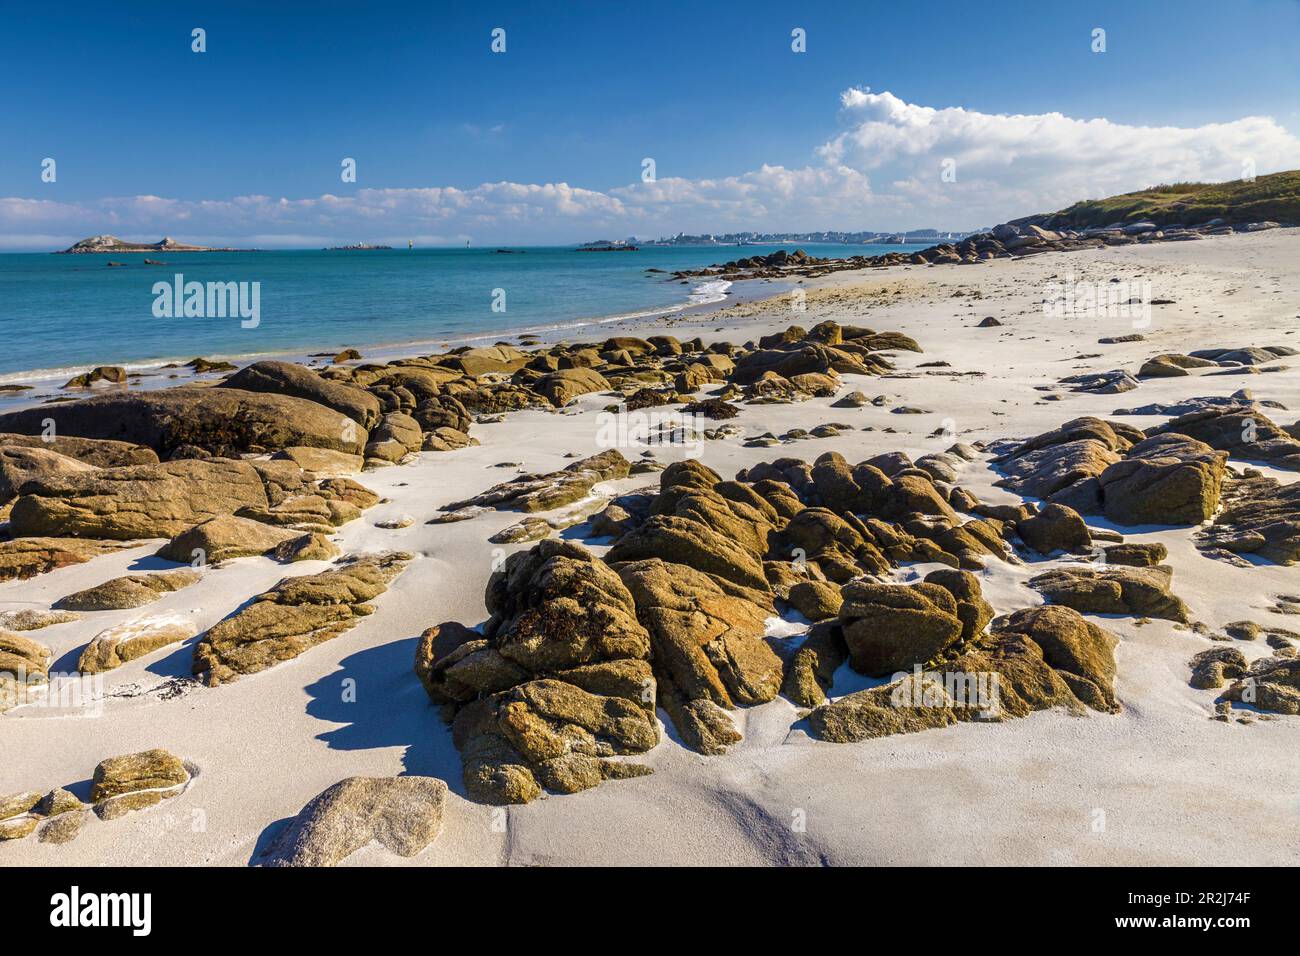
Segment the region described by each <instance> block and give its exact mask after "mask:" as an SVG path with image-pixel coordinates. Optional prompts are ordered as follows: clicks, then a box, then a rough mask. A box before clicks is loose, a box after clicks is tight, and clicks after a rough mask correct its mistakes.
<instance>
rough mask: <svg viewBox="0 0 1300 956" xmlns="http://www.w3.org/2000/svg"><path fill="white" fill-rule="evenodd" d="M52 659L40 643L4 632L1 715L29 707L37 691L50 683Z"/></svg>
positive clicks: (0, 654)
mask: <svg viewBox="0 0 1300 956" xmlns="http://www.w3.org/2000/svg"><path fill="white" fill-rule="evenodd" d="M52 657H53V652H52V651H51V650H50V649H49V648H48V647H46V646H45V645H44V644H42V643H40V642H39V641H33V640H32V639H31V638H29V637H24V636H23V635H21V634H16V633H14V632H13V631H0V713H4V712H5V711H6V710H10V709H12V708H14V707H17V706H18V705H19V704H23V703H26V702H27V701H28V699H29V696H30V694H31V691H32V689H33V688H35V687H41V686H43V685H45V684H47V683H48V682H49V671H50V661H51V659H52Z"/></svg>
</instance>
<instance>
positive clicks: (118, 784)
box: [0, 749, 194, 844]
mask: <svg viewBox="0 0 1300 956" xmlns="http://www.w3.org/2000/svg"><path fill="white" fill-rule="evenodd" d="M193 775H194V768H192V767H189V766H187V765H186V763H185V762H184V761H183V760H181V759H180V758H179V757H177V756H175V755H173V754H171V753H169V752H167V751H166V750H162V749H154V750H145V751H142V752H141V753H134V754H125V755H123V756H120V757H109V758H107V759H106V760H102V761H100V763H99V765H98V766H97V767H95V772H94V775H93V777H92V779H91V790H90V803H89V804H86V803H83V802H82V801H81V800H80V799H79V798H78V797H77V796H76V795H75V794H73V793H72V792H70V791H69V790H67V789H65V788H63V787H58V788H56V789H54V790H51V791H49V792H48V793H42V792H40V791H36V790H33V791H28V792H25V793H15V794H11V795H9V796H4V797H0V841H3V840H17V839H21V838H23V837H26V836H29V835H31V834H32V833H34V832H37V830H39V834H38V837H37V838H38V839H39V840H40V841H41V842H42V843H55V844H59V843H67V842H69V841H71V840H74V839H76V837H77V836H78V835H79V834H80V833H81V830H82V828H83V827H84V826H85V824H86V820H87V818H88V817H89V815H90V813H91V811H92V810H93V812H94V814H95V816H97V817H99V819H101V820H116V819H118V818H119V817H122V816H125V815H126V814H128V813H130V812H132V811H134V810H142V809H144V808H146V807H151V806H154V805H155V804H158V803H161V802H162V801H163V800H167V799H170V798H172V797H175V796H178V795H179V794H181V793H184V792H185V790H186V788H188V786H189V784H190V782H191V780H192V779H193Z"/></svg>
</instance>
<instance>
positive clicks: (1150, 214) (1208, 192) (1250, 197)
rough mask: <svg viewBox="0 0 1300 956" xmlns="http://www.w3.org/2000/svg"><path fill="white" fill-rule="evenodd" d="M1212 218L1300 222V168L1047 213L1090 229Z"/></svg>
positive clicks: (1059, 223) (1158, 189) (1053, 220)
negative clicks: (1249, 178) (1122, 224)
mask: <svg viewBox="0 0 1300 956" xmlns="http://www.w3.org/2000/svg"><path fill="white" fill-rule="evenodd" d="M1211 219H1224V220H1227V221H1228V222H1230V223H1245V222H1260V221H1262V220H1274V221H1276V222H1282V223H1300V170H1291V171H1290V172H1285V173H1272V174H1270V175H1268V176H1257V177H1256V178H1255V179H1254V180H1245V179H1236V180H1232V181H1230V182H1226V183H1173V184H1170V185H1161V186H1152V187H1151V188H1149V189H1143V190H1141V191H1140V192H1135V193H1125V194H1123V195H1122V196H1111V197H1109V198H1108V199H1089V200H1085V201H1084V202H1077V203H1075V204H1074V205H1073V206H1070V207H1069V208H1068V209H1063V210H1061V211H1060V212H1056V213H1052V214H1051V215H1050V216H1047V217H1039V216H1034V217H1031V218H1030V220H1027V221H1039V220H1042V221H1044V222H1045V223H1050V224H1051V225H1052V226H1056V227H1071V228H1075V229H1086V228H1089V227H1091V226H1106V225H1110V224H1111V223H1117V222H1118V223H1130V222H1140V221H1142V220H1149V221H1151V222H1154V223H1155V224H1156V225H1158V226H1167V225H1172V224H1175V223H1181V224H1183V225H1188V226H1193V225H1198V224H1201V223H1205V222H1208V221H1209V220H1211Z"/></svg>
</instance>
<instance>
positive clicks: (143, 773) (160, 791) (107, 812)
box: [90, 748, 190, 820]
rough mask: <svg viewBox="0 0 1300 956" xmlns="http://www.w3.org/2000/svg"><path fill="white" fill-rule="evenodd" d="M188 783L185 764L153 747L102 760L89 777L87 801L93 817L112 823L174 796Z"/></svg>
mask: <svg viewBox="0 0 1300 956" xmlns="http://www.w3.org/2000/svg"><path fill="white" fill-rule="evenodd" d="M189 782H190V772H189V770H187V769H186V767H185V764H184V762H182V760H181V759H180V758H179V757H177V756H175V755H174V754H171V753H168V752H167V751H166V750H163V749H161V748H156V749H154V750H145V751H141V752H140V753H134V754H125V755H123V756H121V757H109V758H107V759H106V760H101V761H100V762H99V765H98V766H97V767H95V773H94V776H93V777H92V786H91V789H90V799H91V801H92V802H93V803H94V804H95V815H96V816H98V817H99V818H100V819H101V820H114V819H117V818H118V817H120V816H123V815H124V814H127V813H129V812H131V811H132V810H140V809H143V808H144V807H149V806H153V805H154V804H156V803H160V802H162V801H163V800H166V799H169V798H171V797H174V796H176V795H177V794H179V793H181V792H182V791H183V790H184V789H185V787H186V785H187V784H188V783H189Z"/></svg>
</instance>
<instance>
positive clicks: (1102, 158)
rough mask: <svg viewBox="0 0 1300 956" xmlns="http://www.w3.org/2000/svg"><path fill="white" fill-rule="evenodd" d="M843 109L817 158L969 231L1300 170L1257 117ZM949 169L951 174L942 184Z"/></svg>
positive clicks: (867, 96) (1296, 146) (857, 94)
mask: <svg viewBox="0 0 1300 956" xmlns="http://www.w3.org/2000/svg"><path fill="white" fill-rule="evenodd" d="M840 101H841V106H842V115H843V117H844V119H845V122H846V127H847V128H846V129H845V130H844V131H843V132H841V133H839V134H838V135H836V136H835V137H834V138H832V139H831V140H830V141H829V142H827V143H825V144H823V145H822V146H821V147H820V148H819V149H818V150H817V153H818V156H819V157H821V159H822V160H823V161H824V162H828V163H837V164H844V165H847V166H849V167H851V168H854V169H857V170H859V171H861V172H863V173H864V174H871V175H873V176H875V177H876V179H877V180H878V181H880V180H886V178H887V182H888V187H887V188H888V191H889V192H890V193H892V194H895V195H897V196H899V197H905V198H906V201H907V203H908V204H909V206H910V208H912V209H914V210H916V211H918V212H921V213H925V212H939V211H947V212H949V213H955V214H957V215H960V216H961V217H962V218H963V219H964V220H965V221H966V224H968V225H976V224H979V223H986V224H987V223H992V222H995V221H1000V220H1002V219H1007V218H1012V217H1015V216H1020V215H1027V214H1029V213H1032V212H1047V211H1051V210H1053V209H1057V208H1060V207H1063V206H1067V205H1069V204H1070V203H1072V202H1075V201H1077V200H1079V199H1084V198H1097V197H1101V196H1109V195H1114V194H1116V193H1123V192H1131V191H1133V190H1135V189H1144V188H1146V187H1147V186H1153V185H1156V184H1158V183H1170V182H1181V181H1211V182H1213V181H1222V180H1228V179H1239V178H1241V176H1242V175H1243V173H1246V172H1249V171H1250V170H1251V169H1253V170H1254V171H1255V172H1256V173H1258V174H1261V175H1262V174H1264V173H1268V172H1276V171H1279V170H1284V169H1294V168H1296V167H1297V166H1300V139H1297V138H1296V137H1295V136H1293V135H1292V134H1291V133H1290V132H1288V131H1287V130H1286V129H1285V128H1284V127H1283V126H1281V125H1280V124H1279V123H1277V122H1276V121H1275V120H1273V119H1272V118H1270V117H1266V116H1249V117H1245V118H1243V119H1238V120H1234V121H1232V122H1228V123H1212V124H1207V125H1205V126H1198V127H1176V126H1131V125H1126V124H1123V123H1114V122H1111V121H1110V120H1107V119H1076V118H1073V117H1069V116H1065V115H1063V114H1061V113H1042V114H1034V115H1024V114H1001V113H980V112H978V111H974V110H966V109H962V108H960V107H948V108H944V109H936V108H934V107H929V106H919V105H916V104H914V103H908V102H905V101H904V100H902V99H900V98H899V97H897V96H895V95H893V94H892V93H888V92H885V93H872V92H870V91H868V90H861V89H849V90H846V91H845V92H844V93H842V94H841V97H840ZM949 161H950V163H949V166H948V167H947V168H950V169H951V170H952V171H953V174H954V175H953V176H950V177H949V181H945V180H944V178H943V176H942V171H943V169H944V168H945V162H949ZM884 188H885V187H882V186H881V185H880V184H879V182H878V184H877V189H878V190H883V189H884Z"/></svg>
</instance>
